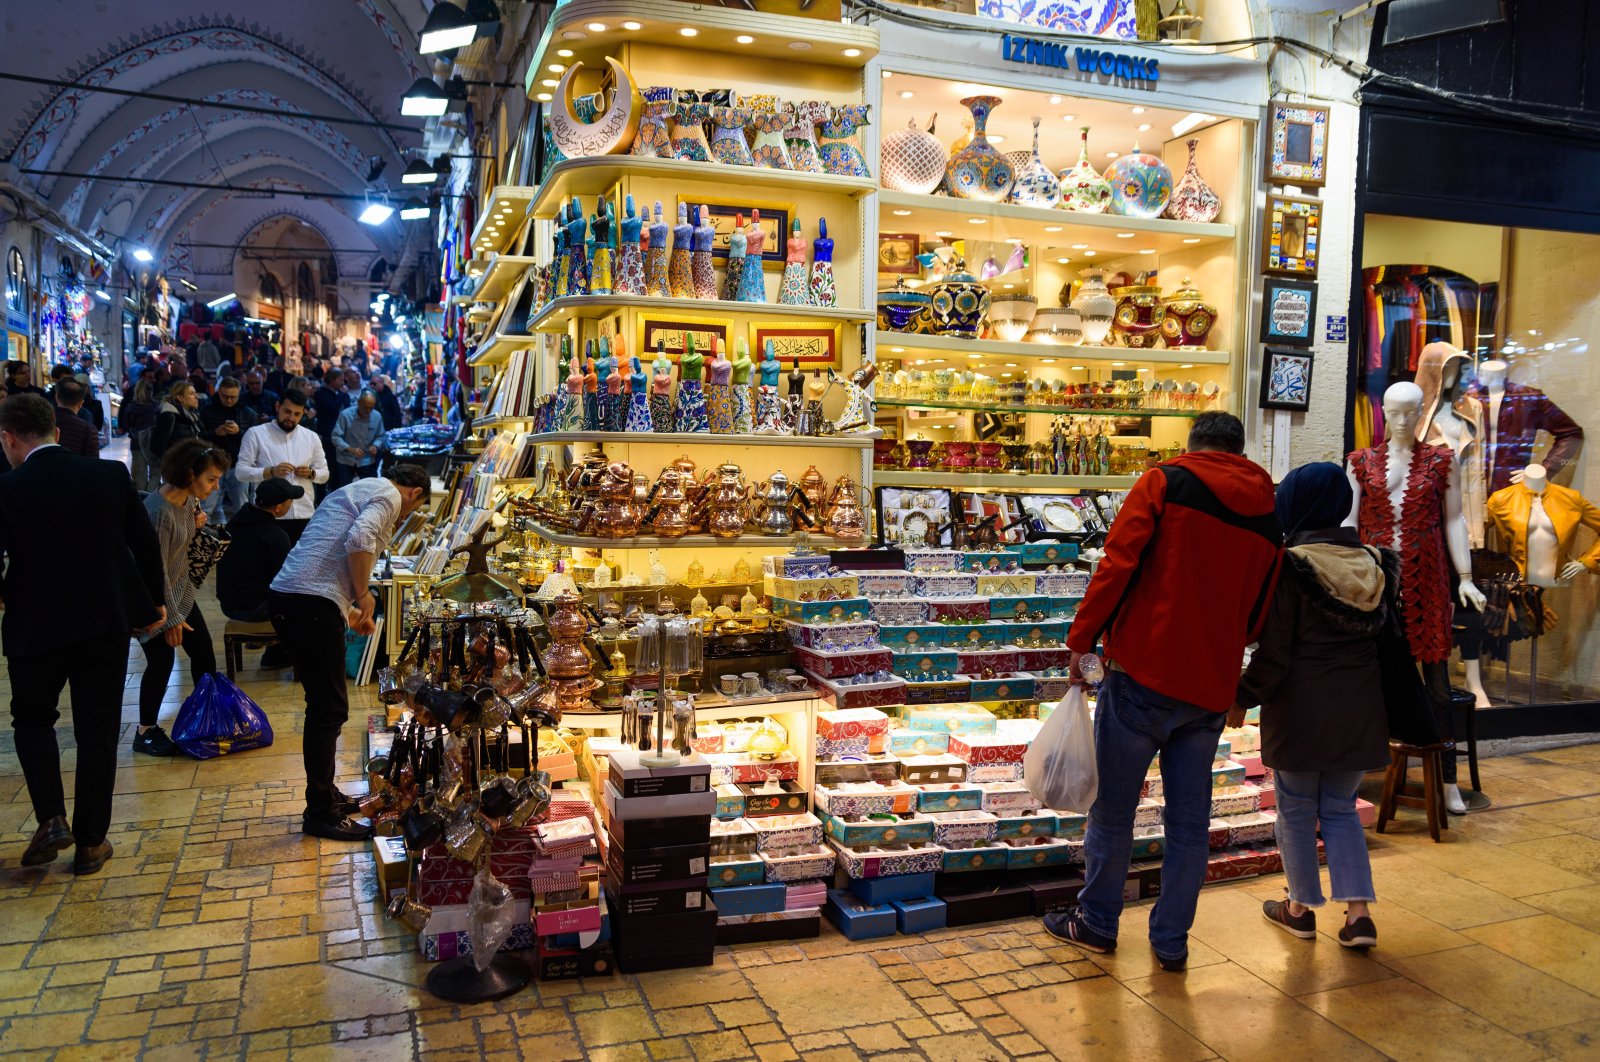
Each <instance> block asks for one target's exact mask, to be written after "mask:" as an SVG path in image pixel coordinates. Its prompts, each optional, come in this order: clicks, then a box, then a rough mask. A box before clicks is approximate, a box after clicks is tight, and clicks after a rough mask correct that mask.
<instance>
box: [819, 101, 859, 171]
mask: <svg viewBox="0 0 1600 1062" xmlns="http://www.w3.org/2000/svg"><path fill="white" fill-rule="evenodd" d="M871 110H872V104H870V103H853V104H850V105H849V106H847V107H835V108H834V109H833V113H832V114H831V115H830V116H829V117H828V119H827V121H825V122H822V123H820V124H818V126H817V156H818V158H820V159H821V161H822V172H823V173H831V174H833V175H835V176H837V177H871V176H872V171H871V170H869V169H867V159H866V156H865V155H863V154H861V149H860V148H859V147H857V146H856V141H855V136H856V131H857V130H858V129H860V128H861V127H862V126H864V125H866V124H867V115H868V113H869V112H870V111H871Z"/></svg>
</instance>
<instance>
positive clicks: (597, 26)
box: [588, 22, 608, 33]
mask: <svg viewBox="0 0 1600 1062" xmlns="http://www.w3.org/2000/svg"><path fill="white" fill-rule="evenodd" d="M607 28H608V27H607V26H606V24H605V23H604V22H591V23H589V25H588V30H589V32H590V33H604V32H605V31H606V29H607Z"/></svg>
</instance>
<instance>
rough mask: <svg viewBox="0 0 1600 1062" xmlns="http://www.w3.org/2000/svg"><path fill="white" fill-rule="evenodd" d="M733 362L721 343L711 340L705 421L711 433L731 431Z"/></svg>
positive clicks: (707, 367)
mask: <svg viewBox="0 0 1600 1062" xmlns="http://www.w3.org/2000/svg"><path fill="white" fill-rule="evenodd" d="M732 384H733V362H731V361H729V360H728V357H727V355H726V354H725V353H724V352H723V350H722V346H721V344H719V343H718V342H717V341H716V340H715V339H713V340H712V341H711V360H710V361H708V362H707V363H706V422H707V423H708V424H709V425H710V426H711V434H713V435H730V434H732V433H733V386H732Z"/></svg>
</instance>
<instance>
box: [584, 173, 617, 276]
mask: <svg viewBox="0 0 1600 1062" xmlns="http://www.w3.org/2000/svg"><path fill="white" fill-rule="evenodd" d="M615 220H616V219H615V218H613V217H612V216H611V200H610V199H607V198H606V197H604V196H601V198H600V202H599V203H597V204H596V205H595V212H594V228H593V231H594V265H593V267H592V268H591V270H590V272H591V276H590V280H589V294H591V295H610V294H611V288H612V275H611V263H612V260H613V254H614V248H613V247H612V243H611V226H612V223H613V222H614V221H615Z"/></svg>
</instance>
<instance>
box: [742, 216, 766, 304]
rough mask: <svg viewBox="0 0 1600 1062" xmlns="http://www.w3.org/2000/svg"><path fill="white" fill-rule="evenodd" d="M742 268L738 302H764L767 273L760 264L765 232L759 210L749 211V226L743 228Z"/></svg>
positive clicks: (764, 243)
mask: <svg viewBox="0 0 1600 1062" xmlns="http://www.w3.org/2000/svg"><path fill="white" fill-rule="evenodd" d="M744 235H745V260H744V270H743V271H742V272H741V273H740V274H739V296H738V299H737V301H739V302H766V301H767V275H766V270H765V269H764V268H763V267H762V264H761V251H762V248H763V247H764V246H765V245H766V242H767V232H766V230H765V229H763V228H762V227H761V211H759V210H752V211H751V212H750V227H749V228H747V229H745V234H744Z"/></svg>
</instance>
